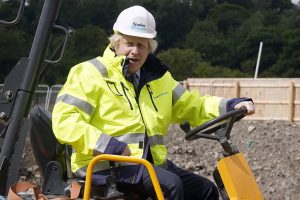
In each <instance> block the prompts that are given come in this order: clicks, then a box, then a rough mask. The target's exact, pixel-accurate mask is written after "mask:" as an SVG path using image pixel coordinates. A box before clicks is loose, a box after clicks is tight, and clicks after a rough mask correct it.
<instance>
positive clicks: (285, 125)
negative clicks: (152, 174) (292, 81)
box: [19, 120, 300, 200]
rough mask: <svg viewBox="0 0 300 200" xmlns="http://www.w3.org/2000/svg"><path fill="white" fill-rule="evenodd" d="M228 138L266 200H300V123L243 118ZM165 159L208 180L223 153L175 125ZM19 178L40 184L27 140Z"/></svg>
mask: <svg viewBox="0 0 300 200" xmlns="http://www.w3.org/2000/svg"><path fill="white" fill-rule="evenodd" d="M231 140H232V142H233V143H234V144H236V145H237V146H238V148H239V150H240V151H241V152H242V153H243V154H244V155H245V157H246V159H247V161H248V162H249V165H250V167H251V168H252V171H253V174H254V176H255V177H256V180H257V182H258V184H259V187H260V189H261V191H262V193H263V195H264V197H265V199H266V200H299V199H300V124H298V123H295V122H287V121H275V120H269V121H249V120H242V121H240V122H237V123H236V124H235V125H234V128H233V131H232V136H231ZM166 143H167V146H168V151H169V155H168V158H169V159H170V160H172V161H173V162H175V163H176V164H177V165H178V166H180V167H183V168H185V169H188V170H190V171H193V172H194V173H196V174H200V175H202V176H205V177H207V178H209V179H211V180H213V178H212V172H213V170H214V168H215V166H216V165H217V161H218V159H219V158H220V157H221V156H222V154H221V153H220V152H221V151H222V148H221V146H220V145H219V143H218V142H216V141H212V140H206V139H197V140H195V141H192V142H188V141H185V140H184V132H183V131H181V130H180V128H179V127H178V126H177V125H173V126H171V127H170V129H169V134H168V137H167V139H166ZM19 181H31V182H33V183H36V184H38V185H41V182H42V177H41V175H40V171H39V167H38V166H37V165H36V163H35V161H34V157H33V153H32V150H31V147H30V142H29V141H28V140H27V142H26V147H25V150H24V153H23V156H22V164H21V169H20V175H19Z"/></svg>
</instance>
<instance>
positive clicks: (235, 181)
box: [218, 153, 264, 200]
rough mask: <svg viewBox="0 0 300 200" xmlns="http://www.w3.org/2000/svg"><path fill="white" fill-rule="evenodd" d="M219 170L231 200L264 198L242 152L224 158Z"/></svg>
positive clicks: (257, 199) (261, 199) (258, 199)
mask: <svg viewBox="0 0 300 200" xmlns="http://www.w3.org/2000/svg"><path fill="white" fill-rule="evenodd" d="M218 171H219V173H220V176H221V178H222V181H223V184H224V186H225V189H226V192H227V194H228V197H229V199H230V200H263V199H264V198H263V195H262V193H261V191H260V189H259V187H258V185H257V183H256V181H255V178H254V176H253V174H252V171H251V169H250V167H249V165H248V162H247V161H246V159H245V157H244V155H243V154H242V153H238V154H235V155H232V156H228V157H224V158H222V159H221V160H220V161H219V163H218Z"/></svg>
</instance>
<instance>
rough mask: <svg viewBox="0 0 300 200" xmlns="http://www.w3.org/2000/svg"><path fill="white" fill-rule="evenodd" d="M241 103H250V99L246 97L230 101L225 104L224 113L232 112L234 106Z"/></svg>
mask: <svg viewBox="0 0 300 200" xmlns="http://www.w3.org/2000/svg"><path fill="white" fill-rule="evenodd" d="M243 101H252V99H251V98H247V97H243V98H233V99H230V100H228V101H227V102H226V112H229V111H232V110H234V106H235V105H237V104H238V103H241V102H243ZM252 102H253V101H252Z"/></svg>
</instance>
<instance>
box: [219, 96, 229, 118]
mask: <svg viewBox="0 0 300 200" xmlns="http://www.w3.org/2000/svg"><path fill="white" fill-rule="evenodd" d="M228 100H229V99H227V98H223V99H221V102H220V104H219V113H220V115H223V114H225V113H226V112H227V110H226V104H227V101H228Z"/></svg>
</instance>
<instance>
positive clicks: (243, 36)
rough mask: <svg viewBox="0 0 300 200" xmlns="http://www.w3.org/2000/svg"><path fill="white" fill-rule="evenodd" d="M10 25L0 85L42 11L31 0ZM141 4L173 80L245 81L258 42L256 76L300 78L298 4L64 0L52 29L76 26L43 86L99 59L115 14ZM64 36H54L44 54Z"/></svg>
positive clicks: (3, 42)
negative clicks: (150, 15) (149, 16)
mask: <svg viewBox="0 0 300 200" xmlns="http://www.w3.org/2000/svg"><path fill="white" fill-rule="evenodd" d="M18 4H19V1H17V0H10V1H5V3H3V2H2V4H1V7H0V19H1V20H2V19H6V20H11V19H13V17H14V15H15V14H16V12H17V9H18ZM29 4H30V6H28V7H26V8H25V11H24V15H23V17H22V19H21V21H20V22H19V24H18V25H16V26H14V27H3V26H1V27H0V66H1V70H0V83H2V82H3V81H4V77H5V76H6V75H7V73H8V72H9V71H10V69H11V68H12V67H13V66H14V65H15V64H16V63H17V61H18V60H19V59H20V58H21V57H26V56H28V53H29V51H30V47H31V43H32V40H33V36H34V34H35V30H36V26H37V23H38V20H39V15H40V13H41V8H42V6H43V1H39V0H30V1H29ZM137 4H138V5H142V6H144V7H146V8H147V9H148V10H150V11H151V13H153V15H154V16H155V18H156V22H157V31H158V37H157V40H158V42H159V48H158V51H157V55H158V56H159V57H160V58H162V59H163V60H164V62H166V63H168V64H169V65H170V66H171V69H170V70H171V71H172V73H173V74H174V77H175V78H176V79H178V80H183V79H186V78H188V77H245V76H248V77H249V76H252V75H253V74H254V66H255V64H256V60H257V55H258V47H259V43H260V42H261V41H262V42H263V50H262V57H261V62H260V71H259V77H278V76H279V77H299V76H300V70H299V67H298V66H299V64H300V60H299V58H300V48H299V47H300V46H299V43H300V40H299V35H300V31H299V26H300V7H299V6H295V5H293V4H292V3H291V1H290V0H243V1H240V0H217V1H211V0H197V1H196V0H176V1H174V0H130V1H124V0H110V1H99V0H88V1H86V0H63V1H62V5H61V9H60V12H59V15H58V19H57V21H56V23H57V24H59V25H63V26H70V27H72V28H74V30H75V34H74V36H72V37H71V38H70V41H69V42H68V46H67V49H66V53H65V55H64V57H63V60H62V61H61V62H60V63H58V64H55V65H49V66H48V68H47V70H46V72H47V73H45V79H43V82H45V83H47V84H56V83H63V82H64V80H65V78H66V75H67V73H68V71H69V69H70V67H72V66H74V65H75V64H76V63H79V62H82V61H84V60H87V59H90V58H93V57H95V56H98V55H101V54H102V51H103V50H104V49H105V47H106V46H107V44H108V40H107V37H108V36H109V35H111V34H112V26H113V23H114V21H115V20H116V18H117V15H118V13H120V12H121V11H122V10H123V9H125V8H127V7H129V6H132V5H137ZM61 40H62V38H61V36H55V37H54V38H53V41H51V45H50V47H49V52H48V56H49V55H51V54H52V51H53V49H54V47H55V46H57V45H59V44H60V42H61Z"/></svg>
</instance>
